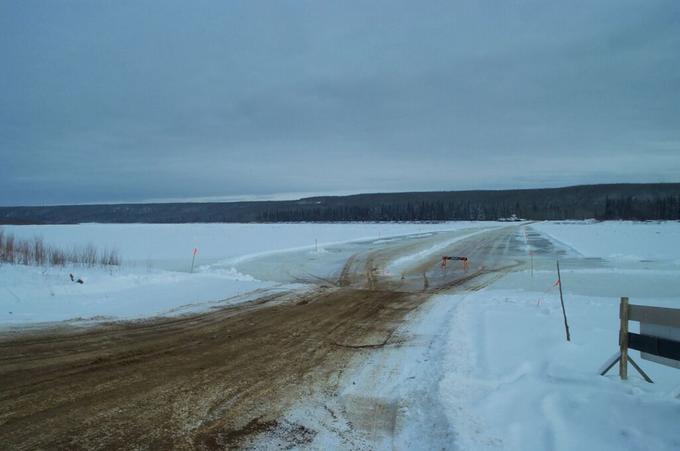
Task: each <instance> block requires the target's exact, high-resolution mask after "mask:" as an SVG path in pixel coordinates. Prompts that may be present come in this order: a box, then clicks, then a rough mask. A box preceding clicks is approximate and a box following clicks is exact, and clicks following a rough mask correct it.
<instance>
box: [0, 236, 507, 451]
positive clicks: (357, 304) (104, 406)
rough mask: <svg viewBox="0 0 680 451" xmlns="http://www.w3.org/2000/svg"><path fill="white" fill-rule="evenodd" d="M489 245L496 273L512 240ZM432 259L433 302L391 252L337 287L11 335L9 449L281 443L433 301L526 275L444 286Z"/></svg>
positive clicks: (306, 433) (2, 422) (473, 244)
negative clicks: (392, 271) (299, 411)
mask: <svg viewBox="0 0 680 451" xmlns="http://www.w3.org/2000/svg"><path fill="white" fill-rule="evenodd" d="M486 235H487V234H483V235H479V236H478V237H474V238H471V239H470V240H463V241H461V242H460V243H459V244H457V247H456V248H457V249H462V250H469V251H470V252H471V253H472V252H477V253H478V255H479V259H480V260H482V256H483V255H486V256H487V257H488V260H489V262H490V261H491V257H490V253H491V252H493V249H494V244H495V245H496V246H497V245H498V241H499V240H502V239H503V238H504V237H505V236H506V233H503V232H500V231H491V232H489V237H486ZM485 258H486V257H485ZM431 260H433V261H428V262H426V263H425V264H424V266H423V268H424V269H423V268H421V269H422V271H421V272H420V276H421V277H423V276H424V277H425V278H426V279H427V280H428V282H427V284H428V285H429V286H428V285H426V286H425V288H426V290H425V291H424V292H423V281H422V279H420V280H418V281H417V282H414V283H413V284H411V283H410V282H409V280H405V281H399V282H396V283H395V281H394V280H391V279H390V278H389V277H387V276H384V275H381V274H380V264H381V262H382V260H381V257H380V254H379V253H369V254H368V255H354V256H352V257H351V258H350V259H348V261H347V262H346V263H345V265H344V267H343V269H342V271H341V274H340V276H339V278H338V281H337V284H336V286H335V287H328V288H322V287H319V288H318V289H316V290H314V291H312V292H306V293H303V294H299V293H277V294H273V295H268V296H264V297H262V298H260V299H257V300H255V301H250V302H247V303H245V304H241V305H238V306H233V307H225V308H220V309H216V310H214V311H211V312H209V313H203V314H195V315H191V316H185V317H177V318H160V319H154V320H145V321H136V322H123V323H110V324H104V325H101V326H97V327H94V328H89V329H80V330H73V329H63V328H62V329H52V330H39V331H28V332H25V333H13V334H5V335H2V336H0V387H1V388H0V437H2V441H3V444H4V446H5V447H6V448H7V449H17V450H24V449H25V450H29V449H37V448H50V449H140V448H141V449H149V448H155V449H228V448H233V447H239V446H244V445H246V444H247V443H249V440H250V439H251V438H252V437H254V436H256V435H258V434H261V433H263V432H265V431H272V430H277V431H279V429H281V428H280V426H281V424H280V421H281V415H282V413H283V412H284V411H285V409H286V408H287V407H289V406H290V405H291V404H292V403H293V402H294V401H296V400H298V399H300V398H302V397H305V396H306V394H309V393H311V392H312V390H324V391H327V392H330V393H332V392H333V391H334V386H333V382H332V381H334V380H337V379H338V378H337V376H338V374H339V373H340V372H342V371H343V369H344V368H345V367H346V365H347V364H348V362H349V361H350V359H351V358H352V356H354V355H355V353H356V352H366V351H370V349H372V348H380V347H382V346H385V345H387V344H389V342H390V339H391V338H392V334H393V333H394V331H395V330H397V328H398V327H399V326H400V325H401V324H402V323H403V321H404V319H405V317H406V315H407V314H408V313H409V312H411V311H413V310H414V309H415V308H417V307H419V306H420V305H422V303H423V302H425V301H426V300H427V299H428V298H429V296H430V295H431V294H434V293H437V292H440V291H443V290H450V289H452V288H455V287H462V286H465V285H466V284H468V283H469V282H471V281H473V280H480V282H482V281H483V278H481V277H482V276H489V277H492V276H494V275H497V274H502V273H503V272H507V271H511V270H512V269H513V268H515V266H512V265H507V264H506V265H501V266H499V267H495V268H487V267H483V268H480V269H478V270H477V271H473V272H470V273H467V274H465V273H460V272H457V271H456V272H454V271H452V272H451V273H450V274H448V275H447V277H448V278H442V277H441V275H437V277H433V276H432V274H437V273H436V271H437V266H436V265H437V263H438V257H434V258H433V259H431ZM433 263H434V265H435V266H434V268H435V269H434V270H433V269H432V264H433ZM487 263H488V262H487ZM428 271H429V274H430V276H428V275H427V274H428ZM432 271H435V272H434V273H433V272H432ZM395 284H396V285H399V287H400V289H399V290H391V289H388V288H389V287H390V286H394V285H395ZM371 421H378V420H376V419H375V418H371ZM380 421H382V420H380ZM385 421H387V419H386V420H385ZM298 426H299V425H298ZM284 429H285V431H284V432H281V434H283V435H282V436H281V437H282V438H281V440H283V441H284V442H286V443H289V444H294V445H295V444H296V445H297V446H301V445H303V444H304V443H306V442H308V441H309V440H311V438H313V435H314V431H310V430H308V429H306V428H300V427H297V426H296V425H290V424H287V425H286V427H285V428H284ZM281 430H283V429H281Z"/></svg>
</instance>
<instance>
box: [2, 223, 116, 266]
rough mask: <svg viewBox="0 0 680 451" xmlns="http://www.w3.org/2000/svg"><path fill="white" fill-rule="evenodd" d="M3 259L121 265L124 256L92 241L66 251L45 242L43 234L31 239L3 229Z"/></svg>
mask: <svg viewBox="0 0 680 451" xmlns="http://www.w3.org/2000/svg"><path fill="white" fill-rule="evenodd" d="M0 262H3V263H12V264H20V265H36V266H46V265H51V266H64V265H66V264H67V263H72V264H76V265H83V266H89V267H93V266H97V265H101V266H118V265H120V264H121V258H120V255H119V254H118V251H117V250H115V249H113V250H106V251H104V252H101V253H100V252H99V251H98V250H97V248H96V247H95V246H94V245H93V244H91V243H90V244H88V245H86V246H84V247H73V248H72V249H71V250H70V251H64V250H63V249H59V248H57V247H53V246H49V245H47V244H45V241H44V240H43V238H42V237H35V238H33V239H32V240H20V239H16V238H15V237H14V235H13V234H11V233H6V232H5V231H4V230H3V229H0Z"/></svg>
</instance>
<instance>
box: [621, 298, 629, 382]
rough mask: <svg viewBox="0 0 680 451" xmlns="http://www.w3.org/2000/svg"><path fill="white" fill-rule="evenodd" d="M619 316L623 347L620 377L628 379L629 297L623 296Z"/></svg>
mask: <svg viewBox="0 0 680 451" xmlns="http://www.w3.org/2000/svg"><path fill="white" fill-rule="evenodd" d="M619 318H621V327H620V328H619V347H620V348H621V359H620V360H619V377H621V379H622V380H624V381H625V380H626V379H628V298H627V297H622V298H621V306H620V307H619Z"/></svg>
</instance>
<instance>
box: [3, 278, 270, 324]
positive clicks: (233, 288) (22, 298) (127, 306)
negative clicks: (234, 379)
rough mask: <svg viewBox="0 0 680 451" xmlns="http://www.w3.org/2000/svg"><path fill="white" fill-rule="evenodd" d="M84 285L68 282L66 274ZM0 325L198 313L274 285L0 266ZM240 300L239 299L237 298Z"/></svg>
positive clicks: (258, 282) (254, 282)
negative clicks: (81, 280) (72, 275)
mask: <svg viewBox="0 0 680 451" xmlns="http://www.w3.org/2000/svg"><path fill="white" fill-rule="evenodd" d="M70 273H72V274H74V276H75V277H76V278H82V279H83V280H84V281H85V283H84V284H78V283H74V282H71V279H70V277H69V274H70ZM0 281H1V282H2V283H0V325H4V326H10V325H14V326H17V325H26V324H30V323H37V322H53V321H64V320H81V321H82V320H89V321H95V320H110V319H132V318H141V317H148V316H157V315H171V314H179V313H186V312H189V311H192V312H196V311H202V310H206V309H208V308H210V307H211V306H214V305H216V304H220V305H226V304H229V303H231V302H236V299H230V298H233V297H235V296H238V295H241V294H244V293H247V292H250V291H253V290H258V289H267V288H272V287H273V286H274V284H272V283H269V282H262V281H257V280H255V279H253V278H251V277H248V276H244V275H242V274H238V273H235V272H223V273H199V274H189V273H178V272H170V271H161V270H142V269H135V268H132V269H131V268H112V269H104V268H80V267H71V268H69V267H66V268H37V267H31V266H19V265H2V266H0ZM241 301H242V300H241Z"/></svg>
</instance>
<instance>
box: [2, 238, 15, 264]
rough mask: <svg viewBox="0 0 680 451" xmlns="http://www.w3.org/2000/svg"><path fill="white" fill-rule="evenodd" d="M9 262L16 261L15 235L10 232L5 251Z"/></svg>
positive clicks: (6, 259)
mask: <svg viewBox="0 0 680 451" xmlns="http://www.w3.org/2000/svg"><path fill="white" fill-rule="evenodd" d="M3 255H4V257H5V261H6V262H7V263H14V235H12V234H9V235H7V237H6V238H5V249H4V252H3Z"/></svg>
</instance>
